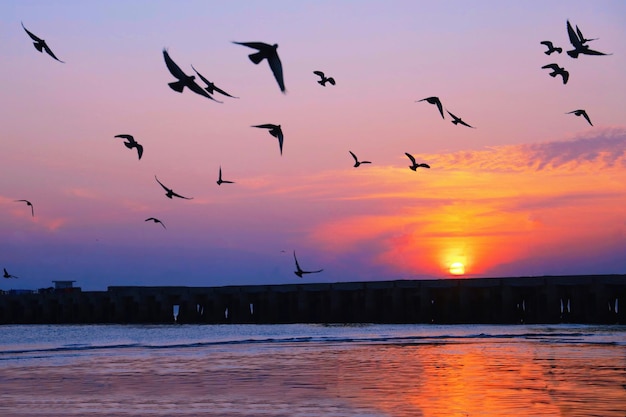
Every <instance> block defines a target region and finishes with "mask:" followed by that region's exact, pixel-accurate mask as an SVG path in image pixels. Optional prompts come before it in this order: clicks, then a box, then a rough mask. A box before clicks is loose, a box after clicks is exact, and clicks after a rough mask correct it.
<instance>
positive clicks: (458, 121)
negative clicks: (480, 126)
mask: <svg viewBox="0 0 626 417" xmlns="http://www.w3.org/2000/svg"><path fill="white" fill-rule="evenodd" d="M446 111H447V112H448V114H449V115H450V117H452V123H453V124H455V125H458V124H459V123H460V124H462V125H463V126H467V127H471V128H472V129H476V128H475V127H474V126H470V125H468V124H467V123H465V122H464V121H463V120H461V118H460V117H456V116H455V115H453V114H452V113H450V112H449V111H448V110H447V109H446Z"/></svg>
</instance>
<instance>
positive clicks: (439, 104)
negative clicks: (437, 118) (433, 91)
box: [435, 99, 445, 119]
mask: <svg viewBox="0 0 626 417" xmlns="http://www.w3.org/2000/svg"><path fill="white" fill-rule="evenodd" d="M435 104H436V105H437V108H438V109H439V113H440V114H441V118H442V119H445V116H444V115H443V106H442V105H441V100H439V99H437V101H436V102H435Z"/></svg>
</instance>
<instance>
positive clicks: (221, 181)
mask: <svg viewBox="0 0 626 417" xmlns="http://www.w3.org/2000/svg"><path fill="white" fill-rule="evenodd" d="M222 184H234V181H226V180H223V179H222V166H221V165H220V173H219V177H218V179H217V185H222Z"/></svg>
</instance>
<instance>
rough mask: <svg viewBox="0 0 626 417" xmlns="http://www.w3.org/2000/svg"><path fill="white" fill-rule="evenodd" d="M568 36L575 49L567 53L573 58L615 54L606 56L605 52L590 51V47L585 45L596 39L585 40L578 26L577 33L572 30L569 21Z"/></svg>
mask: <svg viewBox="0 0 626 417" xmlns="http://www.w3.org/2000/svg"><path fill="white" fill-rule="evenodd" d="M567 34H568V36H569V41H570V43H571V44H572V46H573V47H574V49H572V50H571V51H567V55H569V56H571V57H572V58H578V55H580V54H583V55H613V54H605V53H604V52H599V51H594V50H593V49H589V45H585V44H586V43H587V42H590V41H593V40H595V39H585V37H584V36H583V34H582V32H581V31H580V29H579V28H578V26H576V31H574V28H572V25H571V24H570V22H569V20H568V21H567Z"/></svg>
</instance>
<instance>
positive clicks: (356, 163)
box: [348, 151, 371, 168]
mask: <svg viewBox="0 0 626 417" xmlns="http://www.w3.org/2000/svg"><path fill="white" fill-rule="evenodd" d="M348 152H350V155H352V157H353V158H354V167H355V168H358V167H359V165H361V164H371V162H370V161H359V158H357V157H356V155H355V154H354V152H352V151H348Z"/></svg>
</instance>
